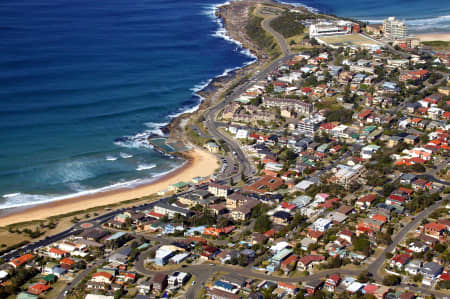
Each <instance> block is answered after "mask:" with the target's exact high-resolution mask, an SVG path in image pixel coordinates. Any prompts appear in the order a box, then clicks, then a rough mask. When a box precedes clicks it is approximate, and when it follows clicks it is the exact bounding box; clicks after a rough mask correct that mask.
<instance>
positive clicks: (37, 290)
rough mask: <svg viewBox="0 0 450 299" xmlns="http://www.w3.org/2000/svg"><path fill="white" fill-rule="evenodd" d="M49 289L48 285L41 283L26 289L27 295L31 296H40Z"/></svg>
mask: <svg viewBox="0 0 450 299" xmlns="http://www.w3.org/2000/svg"><path fill="white" fill-rule="evenodd" d="M49 289H50V286H49V285H46V284H43V283H35V284H33V285H31V286H29V287H28V290H27V291H28V293H30V294H33V295H41V294H42V293H45V292H46V291H48V290H49Z"/></svg>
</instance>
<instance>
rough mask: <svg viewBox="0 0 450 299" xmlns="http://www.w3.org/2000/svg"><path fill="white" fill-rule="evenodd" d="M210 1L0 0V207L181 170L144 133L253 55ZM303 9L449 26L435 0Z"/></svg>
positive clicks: (192, 104)
mask: <svg viewBox="0 0 450 299" xmlns="http://www.w3.org/2000/svg"><path fill="white" fill-rule="evenodd" d="M286 2H289V1H286ZM412 3H414V5H412ZM218 4H220V3H218V2H217V1H212V0H198V1H191V0H164V1H163V0H150V1H149V0H141V1H134V0H131V1H130V0H128V1H124V0H109V1H86V0H71V1H68V0H52V1H50V0H33V1H31V0H3V1H1V2H0V16H1V18H0V51H1V53H2V55H0V69H1V71H0V81H1V83H2V84H1V89H0V140H1V143H0V144H1V145H2V147H1V150H0V209H2V208H11V207H19V206H25V205H30V204H36V203H43V202H48V201H53V200H58V199H63V198H68V197H72V196H77V195H85V194H92V193H95V192H99V191H104V190H111V189H115V188H123V187H133V186H135V185H139V184H143V183H147V182H150V181H152V180H155V179H156V178H158V177H159V176H161V175H163V174H165V173H167V172H168V171H170V170H172V169H174V168H177V167H180V166H181V165H182V163H183V161H181V160H178V159H176V158H173V157H169V156H167V155H164V154H161V153H159V152H157V151H155V150H154V149H153V148H152V147H151V146H150V145H149V144H148V143H147V142H146V141H145V140H146V137H147V136H149V135H150V134H151V133H155V134H161V130H160V128H161V126H163V125H164V124H166V123H168V122H169V121H170V119H171V118H173V117H174V116H176V115H179V114H180V113H182V112H185V111H192V110H195V108H196V107H197V106H198V104H199V103H200V101H201V98H200V97H199V96H197V95H196V94H195V92H197V91H199V90H201V89H202V88H203V87H205V86H206V85H207V84H208V82H210V80H211V79H212V78H214V77H216V76H221V75H225V74H227V73H228V72H229V71H231V70H233V69H236V68H239V67H242V66H244V65H247V64H248V63H251V62H252V61H254V57H252V56H251V55H250V54H249V52H248V51H246V50H245V49H242V48H241V47H240V45H239V44H238V43H236V42H234V41H232V40H229V39H227V38H226V37H225V30H224V29H223V27H222V25H221V23H220V22H219V21H218V20H217V19H216V18H215V16H214V7H216V5H218ZM303 4H304V5H306V6H309V7H312V8H314V9H318V10H320V11H323V12H328V13H333V14H337V15H342V16H348V17H356V18H360V19H364V20H370V21H373V20H375V21H377V20H382V18H384V17H385V16H390V15H394V16H398V17H401V18H404V19H405V20H407V23H408V24H410V26H411V30H412V31H414V32H420V31H421V30H427V31H429V30H431V31H437V32H441V31H450V28H449V22H450V21H449V15H450V12H449V5H443V4H442V1H439V2H438V1H426V2H425V1H413V2H412V1H403V0H402V1H380V0H378V1H373V0H370V1H353V0H352V1H341V0H337V1H336V0H334V1H330V0H316V1H309V0H308V1H304V2H303ZM123 137H127V138H126V141H125V142H124V141H123V140H125V139H124V138H123ZM118 138H119V140H121V141H117V140H118Z"/></svg>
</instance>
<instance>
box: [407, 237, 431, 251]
mask: <svg viewBox="0 0 450 299" xmlns="http://www.w3.org/2000/svg"><path fill="white" fill-rule="evenodd" d="M408 250H409V251H411V252H414V253H424V252H426V251H427V250H428V246H427V245H426V244H425V243H424V242H422V241H418V240H417V241H413V242H411V243H409V245H408Z"/></svg>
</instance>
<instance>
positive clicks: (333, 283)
mask: <svg viewBox="0 0 450 299" xmlns="http://www.w3.org/2000/svg"><path fill="white" fill-rule="evenodd" d="M340 282H341V277H340V276H339V275H338V274H333V275H330V276H328V278H327V279H326V280H325V285H324V288H325V289H326V290H327V291H328V292H331V293H333V292H334V291H335V290H336V287H337V286H338V285H339V283H340Z"/></svg>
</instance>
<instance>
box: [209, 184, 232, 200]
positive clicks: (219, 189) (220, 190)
mask: <svg viewBox="0 0 450 299" xmlns="http://www.w3.org/2000/svg"><path fill="white" fill-rule="evenodd" d="M208 191H209V192H210V193H212V194H214V195H215V196H217V197H227V196H228V194H229V193H230V188H229V187H228V186H224V185H220V184H216V183H211V184H209V185H208Z"/></svg>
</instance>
